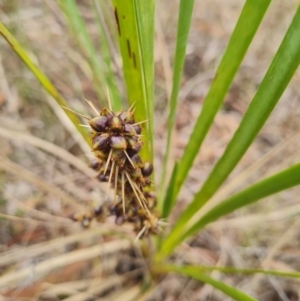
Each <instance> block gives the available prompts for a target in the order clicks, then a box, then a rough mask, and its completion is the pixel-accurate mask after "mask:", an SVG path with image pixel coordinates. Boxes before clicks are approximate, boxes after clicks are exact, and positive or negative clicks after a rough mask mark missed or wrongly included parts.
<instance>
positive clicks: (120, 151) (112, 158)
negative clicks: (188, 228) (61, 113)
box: [65, 101, 163, 239]
mask: <svg viewBox="0 0 300 301" xmlns="http://www.w3.org/2000/svg"><path fill="white" fill-rule="evenodd" d="M87 102H88V104H89V105H90V106H91V107H92V109H93V110H94V111H95V112H96V114H97V116H96V117H94V118H88V117H86V116H83V115H81V114H79V113H77V112H74V111H72V110H70V109H68V108H65V109H67V110H70V111H72V112H74V113H75V114H77V115H79V116H81V117H83V118H84V119H86V120H87V121H88V124H89V128H90V134H91V148H92V152H93V154H94V155H95V157H96V160H95V161H94V162H93V163H92V164H91V167H92V168H93V169H94V170H96V171H97V172H98V176H97V178H98V179H99V181H101V182H108V186H107V188H109V185H112V187H113V189H114V198H113V201H107V202H104V203H103V204H102V205H101V206H100V207H98V208H95V209H94V210H93V211H92V212H89V213H76V214H74V216H73V219H74V220H76V221H80V222H81V223H82V225H83V226H84V227H88V226H89V225H90V222H91V220H92V219H96V220H97V221H100V222H104V221H105V218H106V217H107V216H109V215H115V221H116V224H118V225H121V224H123V223H124V222H128V223H132V224H133V226H134V230H135V231H136V232H137V237H136V238H137V239H138V238H142V237H143V236H145V235H149V234H158V233H159V232H160V231H161V228H160V226H159V225H160V224H163V222H161V221H159V220H158V213H157V212H156V211H155V205H156V198H155V196H154V194H153V193H151V186H152V188H153V185H152V182H151V179H150V175H151V174H152V171H153V165H152V164H151V163H150V161H143V160H142V159H141V157H140V156H139V152H140V150H141V148H142V146H143V142H142V139H141V137H142V135H141V133H142V127H141V125H142V124H143V123H145V122H146V121H142V122H135V119H134V110H133V109H132V107H133V106H132V107H131V108H129V109H128V110H127V111H125V112H124V111H119V112H113V111H112V109H111V106H110V109H108V108H106V107H104V108H102V109H101V110H100V112H98V111H97V109H96V108H95V107H94V105H93V104H92V103H91V102H90V101H87Z"/></svg>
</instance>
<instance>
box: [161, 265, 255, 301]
mask: <svg viewBox="0 0 300 301" xmlns="http://www.w3.org/2000/svg"><path fill="white" fill-rule="evenodd" d="M160 270H165V271H168V272H176V273H179V274H182V275H186V276H189V277H191V278H193V279H196V280H198V281H201V282H204V283H207V284H209V285H211V286H212V287H214V288H215V289H217V290H219V291H221V292H222V293H224V294H225V295H227V296H229V297H231V298H233V299H234V300H238V301H258V300H257V299H255V298H253V297H251V296H249V295H247V294H245V293H243V292H242V291H240V290H238V289H237V288H235V287H233V286H230V285H228V284H226V283H224V282H223V281H220V280H217V279H214V278H212V277H210V276H209V275H207V274H205V273H204V271H203V270H201V269H199V268H197V267H191V266H175V265H168V266H162V267H161V269H160Z"/></svg>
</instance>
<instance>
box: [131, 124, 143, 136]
mask: <svg viewBox="0 0 300 301" xmlns="http://www.w3.org/2000/svg"><path fill="white" fill-rule="evenodd" d="M133 129H134V131H135V132H136V134H137V135H140V134H141V132H142V128H141V126H140V125H139V124H135V125H133Z"/></svg>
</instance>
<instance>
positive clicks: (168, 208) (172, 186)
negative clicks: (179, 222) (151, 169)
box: [161, 162, 178, 218]
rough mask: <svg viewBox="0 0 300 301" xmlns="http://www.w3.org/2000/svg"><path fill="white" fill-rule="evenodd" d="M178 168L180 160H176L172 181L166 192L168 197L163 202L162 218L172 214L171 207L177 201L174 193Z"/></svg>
mask: <svg viewBox="0 0 300 301" xmlns="http://www.w3.org/2000/svg"><path fill="white" fill-rule="evenodd" d="M177 170H178V162H175V165H174V168H173V172H172V176H171V179H170V183H169V186H168V190H167V193H166V197H165V200H164V203H163V209H162V214H161V217H162V218H164V217H167V216H168V215H169V214H170V212H171V209H172V207H173V206H174V203H175V198H174V197H173V195H174V193H175V181H176V177H177Z"/></svg>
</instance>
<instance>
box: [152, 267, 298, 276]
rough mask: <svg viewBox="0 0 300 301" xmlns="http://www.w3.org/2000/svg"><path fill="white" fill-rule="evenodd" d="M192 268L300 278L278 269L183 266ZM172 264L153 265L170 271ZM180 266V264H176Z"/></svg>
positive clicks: (156, 268)
mask: <svg viewBox="0 0 300 301" xmlns="http://www.w3.org/2000/svg"><path fill="white" fill-rule="evenodd" d="M184 267H185V268H189V269H192V270H195V272H196V271H198V272H199V273H210V272H212V271H220V272H222V273H226V274H243V275H253V274H264V275H268V276H277V277H286V278H300V273H299V272H283V271H278V270H262V269H241V268H236V267H217V266H191V265H189V266H184ZM173 268H174V266H173V265H159V266H154V270H155V271H157V272H158V273H159V272H166V271H168V272H169V271H172V269H173ZM176 268H180V266H176Z"/></svg>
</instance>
